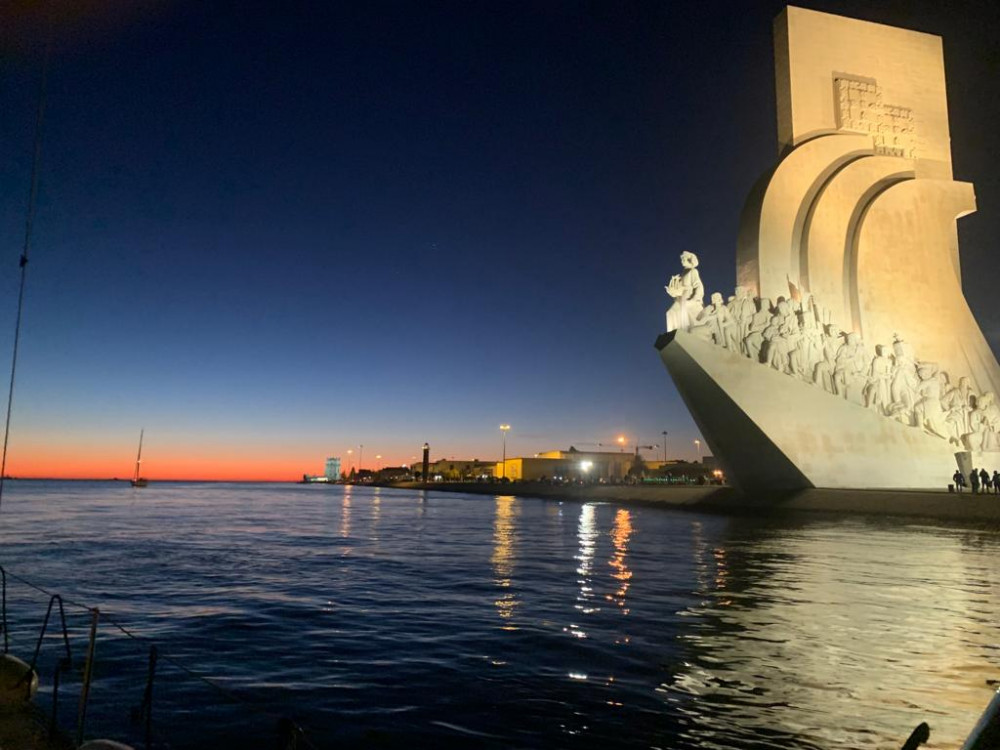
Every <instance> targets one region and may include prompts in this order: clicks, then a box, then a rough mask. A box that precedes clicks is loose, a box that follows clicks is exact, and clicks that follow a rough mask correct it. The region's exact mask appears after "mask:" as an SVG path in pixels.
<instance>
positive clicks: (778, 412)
mask: <svg viewBox="0 0 1000 750" xmlns="http://www.w3.org/2000/svg"><path fill="white" fill-rule="evenodd" d="M656 348H657V349H658V350H659V352H660V357H661V358H662V359H663V363H664V364H665V365H666V367H667V370H668V371H669V372H670V375H671V377H672V378H673V380H674V383H675V384H676V385H677V390H678V391H679V392H680V394H681V397H682V398H683V399H684V402H685V404H686V405H687V407H688V409H689V410H690V412H691V415H692V416H693V417H694V420H695V422H696V423H697V425H698V427H699V429H700V430H701V433H702V435H704V437H705V440H706V441H707V442H708V445H709V446H710V447H711V448H712V451H713V453H714V454H715V455H716V456H717V457H718V458H719V460H720V462H721V463H722V466H723V468H724V469H725V471H726V475H727V478H728V479H729V481H730V482H731V483H732V484H734V485H736V486H738V487H739V488H740V489H742V490H743V491H745V492H760V491H774V490H795V489H804V488H809V487H829V488H857V489H862V488H872V489H925V488H936V487H942V486H944V485H946V484H947V483H948V482H950V481H951V476H952V475H953V474H954V472H955V469H956V468H957V465H956V461H955V451H956V450H957V449H956V448H955V446H952V445H951V444H949V442H948V441H947V440H944V439H942V438H939V437H935V436H932V435H928V434H926V433H924V432H923V431H922V430H920V429H918V428H915V427H909V426H907V425H904V424H901V423H899V422H896V421H894V420H892V419H887V418H886V417H884V416H882V415H881V414H877V413H875V412H873V411H871V410H869V409H866V408H865V407H863V406H859V405H858V404H855V403H851V402H849V401H845V400H844V399H842V398H840V397H838V396H834V395H831V394H829V393H826V392H825V391H824V390H822V389H821V388H819V387H817V386H814V385H811V384H809V383H805V382H803V381H801V380H797V379H795V378H793V377H790V376H788V375H786V374H784V373H781V372H778V371H776V370H773V369H771V368H769V367H766V366H762V365H761V364H759V363H757V362H753V361H751V360H749V359H747V358H746V357H744V356H742V355H740V354H737V353H734V352H732V351H730V350H728V349H724V348H722V347H720V346H717V345H716V344H714V343H712V342H709V341H705V340H702V339H700V338H698V337H697V336H694V335H692V334H691V333H688V332H687V331H683V330H679V331H673V332H671V333H666V334H663V335H662V336H660V337H659V339H657V342H656Z"/></svg>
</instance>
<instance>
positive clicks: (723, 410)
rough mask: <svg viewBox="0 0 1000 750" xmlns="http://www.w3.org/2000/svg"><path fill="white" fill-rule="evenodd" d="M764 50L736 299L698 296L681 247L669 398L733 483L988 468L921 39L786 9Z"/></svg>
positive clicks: (867, 482)
mask: <svg viewBox="0 0 1000 750" xmlns="http://www.w3.org/2000/svg"><path fill="white" fill-rule="evenodd" d="M774 47H775V83H776V94H777V119H778V161H777V163H776V164H775V166H774V167H773V168H772V169H770V170H769V171H768V172H767V173H766V174H765V175H763V176H762V177H761V179H760V180H759V181H758V182H757V184H756V185H755V186H754V187H753V189H752V191H751V193H750V195H749V196H748V198H747V201H746V204H745V206H744V210H743V216H742V219H741V224H740V233H739V237H738V238H737V250H736V275H737V284H738V286H737V288H736V290H735V293H734V294H733V295H731V296H729V295H727V297H724V296H723V295H722V294H721V293H718V292H715V293H712V294H711V295H706V289H710V288H712V286H713V284H712V273H711V269H705V268H704V267H703V266H702V267H700V268H699V264H698V258H697V257H696V256H695V255H694V254H692V253H690V252H685V253H683V254H681V256H680V259H679V260H680V265H681V271H680V272H679V273H678V274H676V275H675V276H673V277H672V278H671V279H670V281H669V283H668V284H667V286H666V291H667V294H668V295H669V297H671V298H672V304H671V306H670V309H669V310H668V311H667V320H666V323H667V333H665V334H664V335H662V336H660V338H659V339H658V340H657V342H656V347H657V349H658V350H659V351H660V356H661V358H662V359H663V362H664V364H665V365H666V367H667V370H668V371H669V372H670V375H671V377H672V378H673V379H674V382H675V383H676V385H677V389H678V390H679V391H680V393H681V396H682V397H683V399H684V401H685V403H686V404H687V406H688V408H689V410H690V411H691V414H692V416H693V417H694V419H695V422H697V424H698V427H699V428H700V430H701V432H702V434H703V435H704V437H705V439H706V441H707V442H708V444H709V446H711V448H712V451H713V453H715V455H716V456H718V457H719V459H720V461H721V462H722V464H723V466H724V467H725V469H726V474H727V476H729V477H730V478H731V479H732V480H733V481H734V483H736V484H737V485H738V486H740V487H741V488H743V489H748V490H759V489H796V488H805V487H857V488H861V487H899V488H905V487H912V488H925V487H940V486H943V484H945V483H946V482H948V481H950V480H951V478H952V475H953V473H954V472H955V470H956V463H957V468H959V469H960V470H961V471H962V472H963V473H964V474H966V475H968V473H969V471H970V470H971V469H972V467H973V466H976V467H977V468H978V467H982V466H984V465H989V466H996V465H998V464H1000V406H998V404H997V402H996V398H995V396H994V394H996V393H997V392H998V389H1000V366H998V365H997V360H996V358H995V357H994V355H993V352H992V351H991V349H990V347H989V344H988V343H987V341H986V339H985V337H984V336H983V334H982V332H981V331H980V329H979V326H978V324H977V323H976V320H975V318H974V317H973V315H972V312H971V310H970V309H969V306H968V304H967V303H966V301H965V297H964V295H963V294H962V284H961V274H962V269H961V263H960V257H959V251H958V229H957V220H958V219H959V218H961V217H962V216H966V215H967V214H970V213H972V212H973V211H975V210H976V200H975V194H974V192H973V188H972V185H971V184H969V183H965V182H957V181H955V180H953V178H952V166H951V141H950V135H949V132H948V111H947V99H946V93H945V77H944V58H943V54H942V45H941V39H940V37H937V36H933V35H930V34H924V33H918V32H914V31H908V30H905V29H898V28H893V27H889V26H883V25H880V24H875V23H869V22H865V21H857V20H853V19H849V18H842V17H840V16H834V15H830V14H826V13H819V12H816V11H810V10H804V9H801V8H793V7H789V8H786V9H785V10H784V11H783V12H782V13H781V14H780V15H779V16H778V18H777V19H776V20H775V24H774ZM706 296H709V300H708V304H706V300H705V297H706Z"/></svg>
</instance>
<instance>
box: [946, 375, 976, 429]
mask: <svg viewBox="0 0 1000 750" xmlns="http://www.w3.org/2000/svg"><path fill="white" fill-rule="evenodd" d="M972 395H973V394H972V385H971V384H970V383H969V379H968V378H966V377H962V378H959V379H958V385H956V386H955V387H954V388H952V389H951V390H949V391H948V392H947V393H945V395H944V400H943V401H942V405H943V406H944V409H945V411H946V412H947V416H946V418H945V421H946V422H947V424H948V428H949V433H950V437H951V438H952V440H954V441H955V442H956V443H957V442H959V441H960V440H961V439H962V438H963V437H964V436H966V435H968V434H969V433H970V432H972V428H971V425H970V422H969V417H970V415H971V414H972Z"/></svg>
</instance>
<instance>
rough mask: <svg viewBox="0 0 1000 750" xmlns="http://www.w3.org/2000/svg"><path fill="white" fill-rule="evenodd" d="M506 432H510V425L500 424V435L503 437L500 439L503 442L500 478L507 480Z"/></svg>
mask: <svg viewBox="0 0 1000 750" xmlns="http://www.w3.org/2000/svg"><path fill="white" fill-rule="evenodd" d="M508 432H510V425H509V424H502V425H500V434H501V435H502V436H503V437H502V442H503V459H502V461H501V462H500V478H501V479H506V478H507V433H508Z"/></svg>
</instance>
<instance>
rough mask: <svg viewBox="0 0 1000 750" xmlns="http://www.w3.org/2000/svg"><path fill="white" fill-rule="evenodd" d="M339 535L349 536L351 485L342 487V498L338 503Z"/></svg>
mask: <svg viewBox="0 0 1000 750" xmlns="http://www.w3.org/2000/svg"><path fill="white" fill-rule="evenodd" d="M340 535H341V536H342V537H345V538H346V537H349V536H350V535H351V486H350V485H347V487H346V488H345V489H344V499H343V502H341V505H340Z"/></svg>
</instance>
